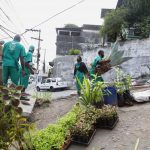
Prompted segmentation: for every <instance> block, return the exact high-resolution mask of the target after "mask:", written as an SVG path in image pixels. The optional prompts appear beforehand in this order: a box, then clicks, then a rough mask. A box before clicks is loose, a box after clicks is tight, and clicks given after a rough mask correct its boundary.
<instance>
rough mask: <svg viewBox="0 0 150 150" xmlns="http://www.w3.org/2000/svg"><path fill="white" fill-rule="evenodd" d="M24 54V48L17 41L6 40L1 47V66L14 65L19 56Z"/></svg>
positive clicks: (16, 63)
mask: <svg viewBox="0 0 150 150" xmlns="http://www.w3.org/2000/svg"><path fill="white" fill-rule="evenodd" d="M24 56H25V48H24V46H23V45H21V44H20V43H19V42H17V41H15V40H13V41H11V42H7V43H5V44H4V47H3V66H11V67H16V66H17V65H18V62H19V57H24Z"/></svg>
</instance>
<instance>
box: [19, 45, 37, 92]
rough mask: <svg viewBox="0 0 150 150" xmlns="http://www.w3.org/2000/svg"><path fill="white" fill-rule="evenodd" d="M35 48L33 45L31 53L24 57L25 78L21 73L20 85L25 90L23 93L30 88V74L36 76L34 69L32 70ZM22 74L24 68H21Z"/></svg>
mask: <svg viewBox="0 0 150 150" xmlns="http://www.w3.org/2000/svg"><path fill="white" fill-rule="evenodd" d="M34 49H35V48H34V46H33V45H31V46H30V47H29V51H28V52H27V54H26V56H25V57H24V63H25V66H24V72H25V74H24V76H23V75H22V74H21V73H20V85H22V86H23V87H24V88H23V90H22V92H25V89H26V88H27V87H28V83H29V77H30V74H34V71H33V68H32V55H33V52H34ZM20 69H21V71H20V72H22V68H20Z"/></svg>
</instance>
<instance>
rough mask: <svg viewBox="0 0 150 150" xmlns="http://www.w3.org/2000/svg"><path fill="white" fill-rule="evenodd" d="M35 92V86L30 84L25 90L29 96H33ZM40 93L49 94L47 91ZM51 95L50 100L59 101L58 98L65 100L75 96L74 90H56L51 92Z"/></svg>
mask: <svg viewBox="0 0 150 150" xmlns="http://www.w3.org/2000/svg"><path fill="white" fill-rule="evenodd" d="M35 92H37V91H36V88H35V84H34V83H33V84H30V85H29V87H28V89H27V93H30V94H31V95H34V93H35ZM41 92H49V91H46V90H43V91H41ZM51 93H52V99H53V100H54V99H59V98H65V97H67V96H70V95H72V94H76V93H77V92H76V90H56V91H54V92H51Z"/></svg>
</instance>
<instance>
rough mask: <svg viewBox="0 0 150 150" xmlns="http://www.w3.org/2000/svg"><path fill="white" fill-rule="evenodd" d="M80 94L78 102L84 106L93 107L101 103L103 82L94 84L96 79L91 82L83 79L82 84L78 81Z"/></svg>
mask: <svg viewBox="0 0 150 150" xmlns="http://www.w3.org/2000/svg"><path fill="white" fill-rule="evenodd" d="M77 81H78V83H79V84H80V87H81V91H82V94H81V96H80V97H79V102H80V103H81V104H82V105H84V106H88V105H93V104H94V103H97V102H103V89H104V88H105V87H106V85H105V83H104V82H96V77H95V79H93V80H89V79H88V78H84V80H83V84H82V83H81V82H80V80H78V79H77Z"/></svg>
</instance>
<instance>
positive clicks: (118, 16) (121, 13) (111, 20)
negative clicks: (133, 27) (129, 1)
mask: <svg viewBox="0 0 150 150" xmlns="http://www.w3.org/2000/svg"><path fill="white" fill-rule="evenodd" d="M127 14H128V12H127V9H123V8H118V9H116V10H112V11H111V12H110V13H108V14H107V15H106V17H105V18H104V26H103V27H102V28H101V31H100V32H101V34H102V35H103V36H104V34H107V36H108V39H109V41H110V42H114V41H115V40H116V38H117V36H119V35H121V34H120V31H121V27H122V25H123V24H126V17H127Z"/></svg>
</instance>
